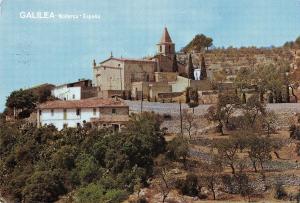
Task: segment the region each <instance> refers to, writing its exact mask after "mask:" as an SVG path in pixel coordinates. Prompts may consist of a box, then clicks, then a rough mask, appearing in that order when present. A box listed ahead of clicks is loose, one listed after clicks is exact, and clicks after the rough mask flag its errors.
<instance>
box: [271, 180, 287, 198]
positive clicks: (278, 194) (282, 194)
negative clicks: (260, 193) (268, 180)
mask: <svg viewBox="0 0 300 203" xmlns="http://www.w3.org/2000/svg"><path fill="white" fill-rule="evenodd" d="M286 197H287V193H286V191H285V190H284V188H283V186H282V184H281V183H277V184H276V186H275V194H274V198H276V199H284V198H286Z"/></svg>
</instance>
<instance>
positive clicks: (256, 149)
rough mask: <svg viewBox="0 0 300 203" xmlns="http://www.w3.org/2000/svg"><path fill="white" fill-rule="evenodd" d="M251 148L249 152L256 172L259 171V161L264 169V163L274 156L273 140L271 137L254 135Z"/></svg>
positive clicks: (250, 144) (250, 143)
mask: <svg viewBox="0 0 300 203" xmlns="http://www.w3.org/2000/svg"><path fill="white" fill-rule="evenodd" d="M249 148H250V149H249V151H248V154H249V158H250V160H251V162H252V165H253V168H254V170H255V172H257V167H256V164H257V163H259V164H260V167H261V169H262V170H263V169H264V168H263V163H264V162H265V161H268V160H270V159H271V158H272V157H271V151H272V145H271V140H270V139H269V138H264V137H258V136H253V137H252V138H251V139H250V142H249Z"/></svg>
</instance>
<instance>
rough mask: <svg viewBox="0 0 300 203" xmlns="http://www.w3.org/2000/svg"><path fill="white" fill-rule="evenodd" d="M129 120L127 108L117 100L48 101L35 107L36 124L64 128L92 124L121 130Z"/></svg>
mask: <svg viewBox="0 0 300 203" xmlns="http://www.w3.org/2000/svg"><path fill="white" fill-rule="evenodd" d="M128 120H129V107H128V105H126V104H125V103H124V102H123V101H122V100H120V99H117V98H109V99H99V98H90V99H83V100H69V101H64V100H63V101H62V100H56V101H48V102H46V103H43V104H40V105H38V107H37V124H38V126H43V125H50V124H52V125H54V126H55V127H56V128H57V129H58V130H61V129H63V128H64V127H73V128H74V127H79V126H82V125H84V124H85V123H92V124H93V125H96V126H99V127H108V126H112V127H113V128H114V129H116V130H119V129H121V127H122V126H124V124H126V122H128Z"/></svg>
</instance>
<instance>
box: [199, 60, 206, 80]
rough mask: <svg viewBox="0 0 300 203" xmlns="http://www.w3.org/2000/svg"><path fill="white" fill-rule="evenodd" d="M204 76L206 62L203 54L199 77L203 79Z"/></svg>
mask: <svg viewBox="0 0 300 203" xmlns="http://www.w3.org/2000/svg"><path fill="white" fill-rule="evenodd" d="M206 78H207V72H206V64H205V59H204V56H203V55H202V58H201V76H200V79H201V80H204V79H206Z"/></svg>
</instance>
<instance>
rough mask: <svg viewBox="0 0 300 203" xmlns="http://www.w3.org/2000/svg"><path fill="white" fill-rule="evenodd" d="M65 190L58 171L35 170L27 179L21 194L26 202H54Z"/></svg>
mask: <svg viewBox="0 0 300 203" xmlns="http://www.w3.org/2000/svg"><path fill="white" fill-rule="evenodd" d="M65 192H66V189H65V187H64V185H63V179H62V176H61V173H60V171H57V170H56V171H36V172H35V173H34V174H33V175H32V176H31V177H30V178H28V179H27V181H26V185H25V188H24V189H23V192H22V196H23V199H26V201H27V202H54V201H56V200H57V199H58V197H59V195H62V194H64V193H65Z"/></svg>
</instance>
